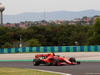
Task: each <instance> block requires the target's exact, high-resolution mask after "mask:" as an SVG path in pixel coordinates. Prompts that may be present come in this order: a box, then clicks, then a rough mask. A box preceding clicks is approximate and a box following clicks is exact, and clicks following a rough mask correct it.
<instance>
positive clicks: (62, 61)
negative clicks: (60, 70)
mask: <svg viewBox="0 0 100 75" xmlns="http://www.w3.org/2000/svg"><path fill="white" fill-rule="evenodd" d="M40 64H49V65H55V66H57V65H66V64H69V65H76V64H80V62H79V61H76V59H75V58H73V57H72V58H70V59H69V60H68V59H66V58H65V57H60V56H59V55H55V54H54V53H49V54H37V55H35V59H34V60H33V65H34V66H39V65H40Z"/></svg>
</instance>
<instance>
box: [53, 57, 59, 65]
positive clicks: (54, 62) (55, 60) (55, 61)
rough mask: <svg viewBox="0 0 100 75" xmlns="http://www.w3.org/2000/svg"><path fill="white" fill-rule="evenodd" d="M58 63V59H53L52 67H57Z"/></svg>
mask: <svg viewBox="0 0 100 75" xmlns="http://www.w3.org/2000/svg"><path fill="white" fill-rule="evenodd" d="M58 62H59V59H58V58H55V59H54V61H53V65H54V66H58V64H57V63H58Z"/></svg>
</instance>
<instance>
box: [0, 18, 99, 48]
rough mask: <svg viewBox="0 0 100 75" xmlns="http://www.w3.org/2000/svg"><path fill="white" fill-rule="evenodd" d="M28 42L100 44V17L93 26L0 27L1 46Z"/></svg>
mask: <svg viewBox="0 0 100 75" xmlns="http://www.w3.org/2000/svg"><path fill="white" fill-rule="evenodd" d="M20 35H21V36H22V42H28V43H29V46H30V47H34V46H73V45H75V41H77V42H78V45H100V17H98V18H97V19H96V21H95V24H94V25H93V26H87V25H86V26H82V25H67V24H66V25H47V26H42V25H32V26H30V27H28V28H27V29H22V28H20V27H17V28H15V27H12V28H8V27H6V26H1V27H0V48H12V47H13V43H14V42H20Z"/></svg>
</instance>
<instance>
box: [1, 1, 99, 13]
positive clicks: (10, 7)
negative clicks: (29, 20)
mask: <svg viewBox="0 0 100 75" xmlns="http://www.w3.org/2000/svg"><path fill="white" fill-rule="evenodd" d="M0 2H1V3H2V4H3V5H4V6H5V7H6V10H5V11H4V14H12V15H13V14H20V13H23V12H43V11H44V9H45V11H46V12H52V11H82V10H88V9H95V10H100V0H0Z"/></svg>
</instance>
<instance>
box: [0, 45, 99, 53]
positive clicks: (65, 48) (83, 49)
mask: <svg viewBox="0 0 100 75" xmlns="http://www.w3.org/2000/svg"><path fill="white" fill-rule="evenodd" d="M28 52H100V46H99V45H97V46H46V47H21V48H2V49H0V54H2V53H28Z"/></svg>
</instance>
